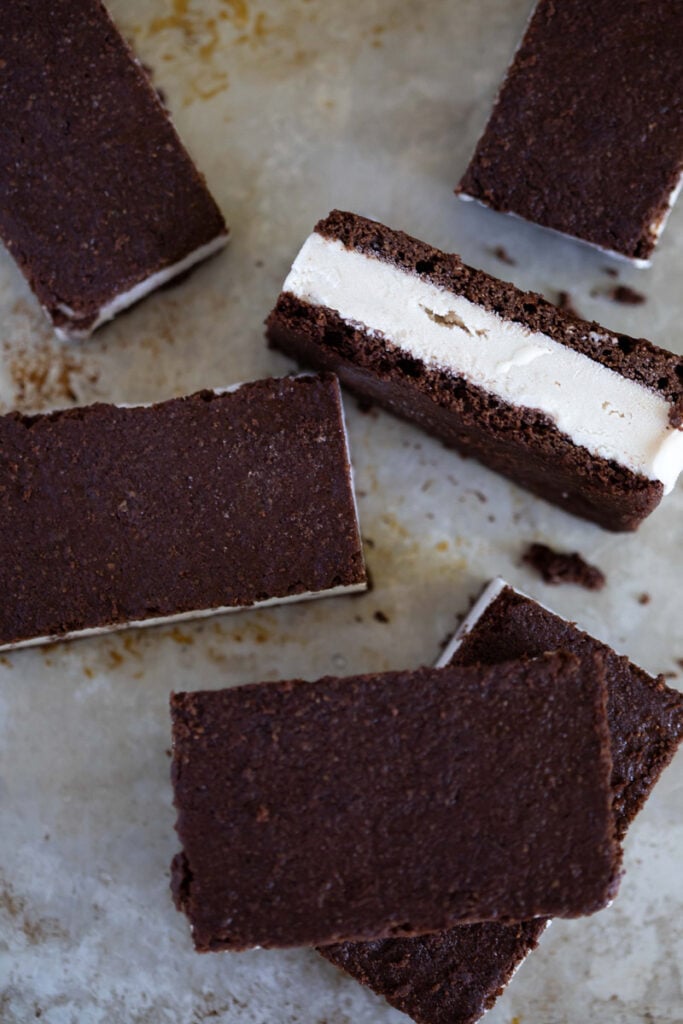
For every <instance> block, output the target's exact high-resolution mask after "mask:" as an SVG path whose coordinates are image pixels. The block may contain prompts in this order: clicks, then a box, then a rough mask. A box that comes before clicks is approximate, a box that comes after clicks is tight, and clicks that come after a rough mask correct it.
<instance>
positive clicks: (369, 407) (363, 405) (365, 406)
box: [356, 398, 375, 415]
mask: <svg viewBox="0 0 683 1024" xmlns="http://www.w3.org/2000/svg"><path fill="white" fill-rule="evenodd" d="M356 405H357V406H358V408H359V410H360V411H361V412H362V413H363V414H364V415H367V414H368V413H369V412H372V411H373V410H374V408H375V403H374V402H373V401H371V400H370V399H369V398H357V399H356Z"/></svg>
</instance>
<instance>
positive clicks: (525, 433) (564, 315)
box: [268, 211, 683, 530]
mask: <svg viewBox="0 0 683 1024" xmlns="http://www.w3.org/2000/svg"><path fill="white" fill-rule="evenodd" d="M268 338H269V340H270V343H271V344H272V345H273V346H275V347H276V348H280V349H282V351H283V352H286V353H288V354H289V355H291V356H293V357H294V358H295V359H298V360H300V361H301V362H303V363H307V364H310V365H312V366H314V367H317V368H319V369H330V370H334V372H335V373H338V374H339V377H340V378H341V380H342V382H343V383H344V384H346V385H347V386H348V387H349V388H351V389H352V390H353V391H356V392H357V393H358V394H360V395H363V396H364V397H366V398H369V399H371V400H373V401H376V402H377V403H379V404H380V405H383V406H385V407H386V408H387V409H390V410H391V411H392V412H395V413H397V414H398V415H400V416H403V417H404V418H406V419H410V420H413V421H414V422H415V423H417V424H418V425H419V426H421V427H423V428H424V429H425V430H427V431H429V432H430V433H432V434H434V435H436V436H437V437H439V438H440V439H441V440H442V441H444V442H445V443H446V444H447V445H449V446H451V447H453V448H456V449H458V450H459V451H460V452H462V453H463V454H465V455H473V456H475V457H476V458H478V459H480V460H481V462H483V463H485V464H486V465H487V466H489V467H490V468H491V469H494V470H497V471H498V472H500V473H503V474H505V475H506V476H508V477H510V478H511V479H512V480H515V481H516V482H517V483H519V484H521V485H522V486H524V487H527V488H529V490H531V491H533V492H534V493H535V494H538V495H540V496H541V497H543V498H546V499H548V500H549V501H553V502H555V503H556V504H557V505H560V506H561V507H562V508H565V509H567V510H568V511H570V512H574V513H575V514H576V515H580V516H584V517H585V518H587V519H592V520H593V521H594V522H596V523H599V524H600V525H601V526H604V527H606V528H607V529H612V530H633V529H635V528H636V527H637V526H638V525H639V523H640V522H641V521H642V520H643V519H644V518H645V516H647V515H648V514H649V513H650V512H652V510H653V509H654V508H655V507H656V506H657V504H658V503H659V501H660V499H661V497H662V495H663V494H665V493H668V492H669V491H671V490H672V488H673V486H674V484H675V481H676V478H677V476H678V474H679V472H680V470H681V468H682V467H683V430H681V429H680V427H681V422H682V417H683V360H682V359H681V358H680V357H679V356H676V355H673V354H672V353H670V352H666V351H665V350H663V349H660V348H656V347H655V346H654V345H651V344H650V342H648V341H645V340H643V339H636V338H630V337H627V336H626V335H621V334H615V333H614V332H612V331H608V330H606V328H604V327H601V326H600V325H599V324H596V323H588V322H586V321H584V320H579V319H578V318H577V317H575V316H573V315H572V314H570V313H568V312H565V311H563V310H561V309H558V308H557V307H556V306H553V305H552V304H551V303H549V302H546V301H545V299H543V298H542V297H541V296H540V295H536V294H534V293H532V292H522V291H520V290H519V289H517V288H515V287H514V285H511V284H507V283H506V282H504V281H499V280H497V279H496V278H494V277H491V276H490V275H488V274H485V273H482V272H481V271H478V270H473V269H472V268H471V267H468V266H466V265H465V264H464V263H462V261H461V260H460V258H459V257H458V256H454V255H449V254H447V253H443V252H440V251H439V250H437V249H433V248H431V247H430V246H428V245H425V244H424V243H423V242H419V241H417V240H416V239H414V238H410V237H409V236H408V235H405V234H403V233H402V232H400V231H392V230H391V229H390V228H387V227H384V226H383V225H382V224H378V223H376V222H375V221H371V220H367V219H365V218H364V217H359V216H357V215H355V214H352V213H342V212H339V211H334V212H333V213H331V214H330V216H329V217H328V218H327V219H326V220H323V221H321V222H320V223H319V224H317V225H316V228H315V231H314V233H313V234H312V235H311V236H310V237H309V238H308V240H307V241H306V242H305V244H304V246H303V248H302V249H301V251H300V253H299V255H298V256H297V258H296V260H295V261H294V265H293V266H292V269H291V271H290V274H289V276H288V277H287V280H286V281H285V283H284V285H283V291H282V294H281V295H280V297H279V299H278V301H277V305H276V307H275V309H274V311H273V312H272V313H271V315H270V317H269V319H268Z"/></svg>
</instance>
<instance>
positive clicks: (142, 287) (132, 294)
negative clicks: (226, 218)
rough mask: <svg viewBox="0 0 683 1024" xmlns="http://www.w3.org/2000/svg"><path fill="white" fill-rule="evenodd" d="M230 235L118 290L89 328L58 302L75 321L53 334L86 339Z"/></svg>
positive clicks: (221, 245)
mask: <svg viewBox="0 0 683 1024" xmlns="http://www.w3.org/2000/svg"><path fill="white" fill-rule="evenodd" d="M229 237H230V236H229V234H228V233H227V232H224V233H223V234H220V235H217V236H216V238H213V239H211V241H210V242H206V243H205V244H204V245H200V246H199V248H197V249H193V251H192V252H190V253H188V254H187V256H184V257H183V259H182V260H178V261H177V263H172V264H171V265H170V266H168V267H164V269H163V270H157V271H156V272H155V273H154V274H150V276H149V277H146V278H144V280H142V281H138V283H137V284H135V285H133V287H132V288H128V289H127V290H126V291H123V292H119V294H118V295H115V296H114V298H113V299H111V301H110V302H107V303H106V304H105V305H104V306H102V308H101V309H100V311H99V313H98V315H97V319H96V320H95V321H94V322H93V323H92V324H90V326H89V327H78V323H77V321H78V314H77V313H76V311H75V310H73V309H72V308H71V307H70V306H67V305H66V304H65V303H63V302H62V303H59V304H58V306H57V308H58V309H59V311H60V312H61V313H64V315H65V316H68V317H72V318H73V320H74V323H73V324H69V325H68V326H65V327H55V334H56V335H57V337H58V338H59V339H60V341H83V340H85V339H86V338H89V337H90V335H91V334H92V333H93V332H94V331H96V330H97V328H98V327H101V326H102V324H106V323H108V322H109V321H110V320H113V319H114V317H115V316H118V314H119V313H122V312H123V311H124V309H128V307H129V306H133V305H135V303H136V302H140V300H141V299H144V298H145V296H147V295H149V294H150V293H151V292H153V291H156V290H157V288H161V287H162V286H163V285H165V284H168V283H169V281H172V280H173V278H174V277H178V276H179V275H180V274H184V273H185V271H187V270H191V269H192V267H194V266H195V264H197V263H202V262H203V261H204V260H208V259H209V257H210V256H213V255H214V254H215V253H217V252H220V250H221V249H222V248H224V246H226V245H227V243H228V240H229ZM48 316H49V312H48Z"/></svg>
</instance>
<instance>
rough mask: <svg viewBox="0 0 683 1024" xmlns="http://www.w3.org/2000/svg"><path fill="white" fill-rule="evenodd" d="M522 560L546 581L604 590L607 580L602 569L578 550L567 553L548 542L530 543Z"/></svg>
mask: <svg viewBox="0 0 683 1024" xmlns="http://www.w3.org/2000/svg"><path fill="white" fill-rule="evenodd" d="M522 561H523V562H526V563H527V565H530V566H531V567H532V569H535V570H536V572H537V573H538V574H539V575H540V576H541V577H542V578H543V580H544V582H545V583H551V584H559V583H575V584H577V586H579V587H585V588H586V590H602V588H603V587H604V585H605V583H606V582H607V580H606V577H605V574H604V573H603V572H602V570H601V569H598V567H597V566H596V565H591V564H590V563H589V562H586V561H585V559H584V558H582V557H581V555H580V554H579V553H578V552H576V551H575V552H574V553H573V554H567V553H564V552H561V551H554V550H553V549H552V548H550V547H548V546H547V545H546V544H530V545H529V546H528V548H527V549H526V551H525V552H524V554H523V556H522Z"/></svg>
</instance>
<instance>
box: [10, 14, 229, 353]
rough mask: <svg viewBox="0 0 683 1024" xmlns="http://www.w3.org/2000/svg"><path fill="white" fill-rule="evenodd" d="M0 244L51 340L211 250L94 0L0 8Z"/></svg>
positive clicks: (170, 153) (153, 98) (204, 195)
mask: <svg viewBox="0 0 683 1024" xmlns="http://www.w3.org/2000/svg"><path fill="white" fill-rule="evenodd" d="M0 125H1V126H2V127H1V129H0V130H1V132H2V135H1V138H2V144H1V145H0V238H1V239H2V241H4V243H5V245H6V246H7V248H8V249H9V251H10V253H11V254H12V256H13V257H14V259H15V260H16V261H17V263H18V265H19V268H20V269H21V270H22V271H23V273H24V275H25V277H26V278H27V280H28V282H29V284H30V286H31V288H32V289H33V291H34V292H35V294H36V296H37V298H38V300H39V301H40V303H41V305H42V306H43V308H44V310H45V312H46V313H47V315H48V317H49V318H50V320H51V321H52V323H53V324H54V326H55V329H56V332H57V334H58V335H59V336H60V337H63V338H86V337H88V336H89V335H90V333H91V332H92V331H94V330H95V328H96V327H98V326H99V325H100V324H102V323H104V322H105V321H107V320H110V319H111V318H112V317H113V316H115V315H116V314H117V313H119V312H120V311H121V310H123V309H125V308H126V307H128V306H130V305H132V304H133V303H134V302H137V301H138V300H139V299H141V298H142V297H143V296H144V295H147V294H148V293H149V292H151V291H152V290H153V289H155V288H158V287H159V286H160V285H162V284H164V283H165V282H167V281H169V280H171V278H173V277H175V276H177V275H178V274H181V273H183V272H185V271H186V270H188V269H189V268H190V267H192V266H193V265H194V264H195V263H197V262H199V261H200V260H203V259H206V257H208V256H211V255H212V254H213V253H215V252H217V251H218V250H219V249H220V248H222V246H223V245H225V242H226V241H227V228H226V226H225V221H224V220H223V217H222V215H221V213H220V211H219V209H218V207H217V206H216V203H215V202H214V200H213V199H212V197H211V195H210V194H209V192H208V190H207V188H206V184H205V182H204V179H203V178H202V176H201V175H200V174H199V172H198V171H197V169H196V167H195V166H194V164H193V162H192V160H191V158H190V156H189V155H188V153H187V152H186V150H185V149H184V147H183V145H182V143H181V141H180V139H179V138H178V136H177V134H176V132H175V130H174V128H173V125H172V124H171V121H170V119H169V117H168V115H167V113H166V111H165V109H164V107H163V106H162V104H161V102H160V100H159V97H158V96H157V94H156V92H155V91H154V89H153V88H152V86H151V85H150V82H149V79H148V77H147V75H146V73H145V71H144V69H143V68H142V66H141V64H140V62H139V61H138V60H136V58H135V56H134V55H133V53H132V52H131V50H130V48H129V46H128V45H127V43H125V42H124V40H123V39H122V38H121V36H120V35H119V33H118V31H117V29H116V27H115V26H114V24H113V23H112V21H111V19H110V18H109V15H108V14H107V11H106V9H105V7H104V6H103V4H102V3H100V2H99V0H30V2H29V3H25V2H21V3H7V4H3V8H2V25H1V27H0Z"/></svg>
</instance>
